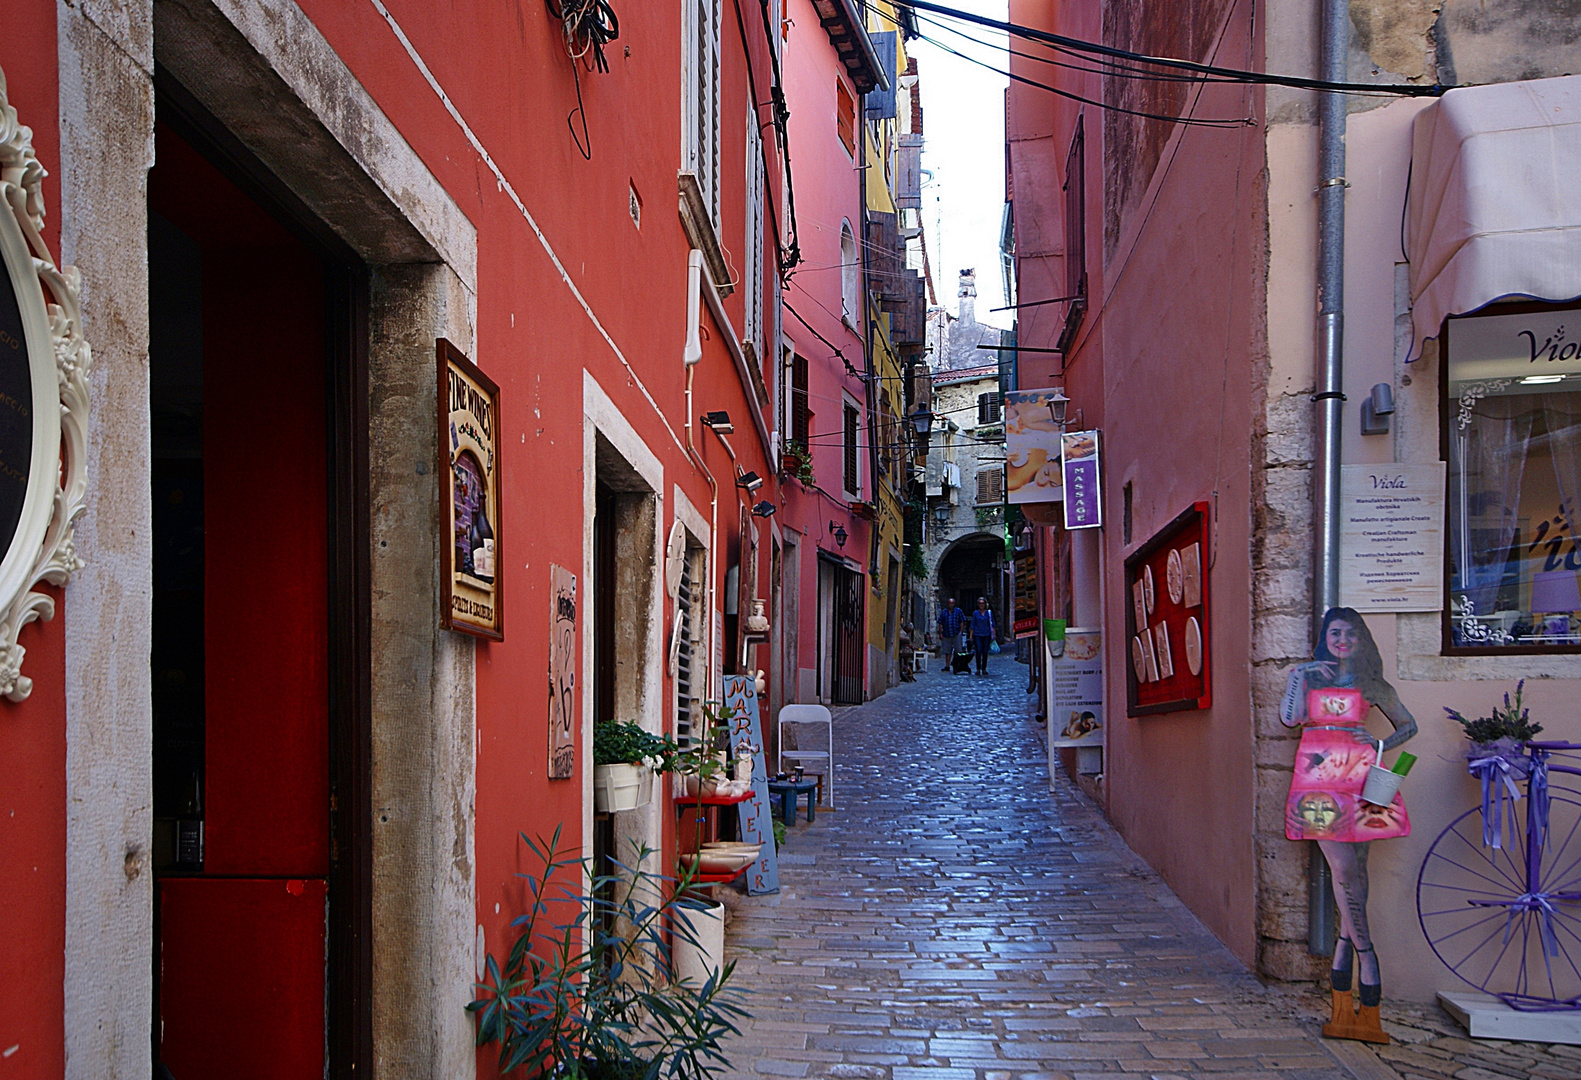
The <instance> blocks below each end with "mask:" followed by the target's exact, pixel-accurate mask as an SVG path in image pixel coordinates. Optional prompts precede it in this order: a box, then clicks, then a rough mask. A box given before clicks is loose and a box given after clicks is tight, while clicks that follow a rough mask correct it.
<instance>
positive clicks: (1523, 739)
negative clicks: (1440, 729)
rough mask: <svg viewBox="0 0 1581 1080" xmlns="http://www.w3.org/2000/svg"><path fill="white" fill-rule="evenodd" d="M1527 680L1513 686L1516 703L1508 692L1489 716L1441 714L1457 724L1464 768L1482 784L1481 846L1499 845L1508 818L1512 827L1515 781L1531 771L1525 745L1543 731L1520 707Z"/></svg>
mask: <svg viewBox="0 0 1581 1080" xmlns="http://www.w3.org/2000/svg"><path fill="white" fill-rule="evenodd" d="M1525 689H1526V680H1525V679H1522V680H1521V681H1520V682H1518V683H1516V684H1515V700H1514V702H1511V701H1510V695H1509V692H1508V691H1506V692H1505V694H1504V705H1503V706H1502V707H1499V706H1495V707H1494V709H1493V712H1492V714H1491V715H1489V716H1479V717H1477V718H1476V719H1475V720H1467V719H1466V718H1465V717H1464V716H1462V715H1461V714H1460V713H1459V712H1457V711H1456V710H1454V709H1451V708H1449V707H1447V706H1446V707H1445V708H1444V712H1446V713H1448V714H1449V718H1450V719H1451V720H1453V721H1454V722H1455V723H1457V724H1459V725H1460V727H1461V730H1462V731H1464V732H1465V734H1466V738H1468V739H1470V740H1471V748H1470V749H1468V750H1467V751H1466V768H1467V769H1468V770H1469V771H1470V772H1471V775H1472V776H1475V777H1476V778H1477V779H1478V780H1480V781H1481V782H1482V805H1483V807H1484V814H1483V823H1482V839H1483V843H1485V844H1487V845H1488V846H1489V847H1495V848H1496V847H1501V846H1502V833H1503V829H1502V828H1501V824H1502V822H1503V820H1504V818H1505V817H1506V816H1507V817H1508V818H1509V819H1510V823H1511V826H1512V828H1513V826H1514V821H1515V817H1514V815H1515V800H1516V799H1518V798H1520V792H1519V790H1518V789H1517V788H1516V786H1515V784H1516V782H1517V781H1520V780H1525V779H1526V775H1527V772H1528V771H1529V769H1530V759H1529V758H1527V756H1526V744H1527V742H1529V741H1530V740H1531V739H1533V738H1535V737H1536V736H1537V734H1538V733H1539V732H1540V731H1542V729H1543V726H1542V725H1541V724H1534V723H1532V722H1531V715H1530V713H1531V710H1529V709H1526V708H1524V707H1523V706H1522V705H1521V694H1522V692H1523V691H1524V690H1525Z"/></svg>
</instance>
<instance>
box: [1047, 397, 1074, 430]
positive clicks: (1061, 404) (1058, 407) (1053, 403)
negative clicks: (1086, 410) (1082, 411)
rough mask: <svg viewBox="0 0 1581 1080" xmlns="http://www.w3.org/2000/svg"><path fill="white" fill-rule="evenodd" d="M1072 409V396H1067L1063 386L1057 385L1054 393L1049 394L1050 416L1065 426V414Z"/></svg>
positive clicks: (1058, 423) (1055, 421)
mask: <svg viewBox="0 0 1581 1080" xmlns="http://www.w3.org/2000/svg"><path fill="white" fill-rule="evenodd" d="M1069 410H1070V398H1068V397H1066V396H1065V391H1064V389H1062V388H1059V387H1056V388H1055V390H1054V393H1052V394H1050V395H1049V416H1050V417H1052V418H1053V420H1054V423H1056V424H1057V425H1059V426H1060V427H1062V428H1063V427H1064V426H1065V415H1066V413H1067V412H1069Z"/></svg>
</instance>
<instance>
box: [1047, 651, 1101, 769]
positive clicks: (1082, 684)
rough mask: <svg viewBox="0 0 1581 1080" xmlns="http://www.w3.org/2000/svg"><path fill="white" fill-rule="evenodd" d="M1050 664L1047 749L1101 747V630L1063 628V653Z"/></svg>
mask: <svg viewBox="0 0 1581 1080" xmlns="http://www.w3.org/2000/svg"><path fill="white" fill-rule="evenodd" d="M1049 666H1050V668H1051V670H1052V672H1053V677H1052V681H1053V684H1054V685H1053V694H1052V698H1053V707H1052V708H1051V709H1050V712H1049V746H1050V748H1058V747H1062V746H1102V745H1103V636H1102V632H1101V631H1098V630H1077V629H1071V630H1067V631H1065V653H1064V655H1063V656H1061V657H1060V658H1059V659H1057V660H1054V661H1053V662H1052V663H1051V664H1050V665H1049Z"/></svg>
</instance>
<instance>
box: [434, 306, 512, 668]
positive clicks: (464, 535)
mask: <svg viewBox="0 0 1581 1080" xmlns="http://www.w3.org/2000/svg"><path fill="white" fill-rule="evenodd" d="M438 353H439V457H440V461H439V466H440V468H439V475H440V477H441V481H440V496H441V501H442V502H443V503H444V505H445V508H446V513H447V514H448V515H449V524H450V527H449V529H448V530H447V531H446V532H445V537H446V539H447V540H448V541H449V542H448V543H441V544H440V548H441V550H442V551H443V554H442V555H441V566H440V575H439V576H440V582H441V585H442V591H443V594H444V595H443V596H442V597H441V599H442V601H443V603H442V606H441V608H440V625H442V626H444V627H445V628H446V629H447V630H459V631H461V632H462V633H466V634H476V635H477V636H478V637H485V638H490V639H492V640H494V641H503V640H504V638H505V610H504V602H503V601H504V575H505V565H504V563H503V561H502V560H501V558H500V554H501V537H500V534H501V531H502V525H503V518H502V516H501V514H500V441H499V415H500V388H499V387H498V386H495V385H494V381H493V380H492V379H490V378H489V377H488V376H487V375H485V374H483V372H482V371H480V370H478V367H477V365H476V364H474V363H472V361H470V360H468V359H467V358H466V357H465V356H463V355H461V351H460V350H459V349H457V348H456V347H455V346H454V345H452V344H450V342H448V341H446V340H445V339H444V338H440V339H439V343H438Z"/></svg>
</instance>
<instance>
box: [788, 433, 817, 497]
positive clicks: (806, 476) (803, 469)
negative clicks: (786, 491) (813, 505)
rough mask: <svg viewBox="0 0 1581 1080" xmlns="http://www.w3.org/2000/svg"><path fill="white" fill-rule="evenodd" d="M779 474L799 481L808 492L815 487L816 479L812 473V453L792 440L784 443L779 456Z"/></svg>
mask: <svg viewBox="0 0 1581 1080" xmlns="http://www.w3.org/2000/svg"><path fill="white" fill-rule="evenodd" d="M780 472H782V473H784V474H785V475H786V476H788V477H790V478H791V479H792V480H797V481H799V482H800V483H801V486H802V487H803V488H805V489H807V490H808V491H811V490H812V489H813V488H814V487H816V486H817V477H816V476H814V475H813V471H812V451H810V450H808V449H807V448H806V447H805V446H803V445H802V444H801V443H799V442H797V441H795V440H794V439H790V440H787V441H786V443H785V449H784V450H783V451H782V452H781V454H780Z"/></svg>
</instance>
